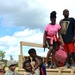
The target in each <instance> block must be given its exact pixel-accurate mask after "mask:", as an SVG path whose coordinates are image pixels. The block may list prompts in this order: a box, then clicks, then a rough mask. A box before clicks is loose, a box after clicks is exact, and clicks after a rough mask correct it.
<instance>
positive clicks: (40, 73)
mask: <svg viewBox="0 0 75 75" xmlns="http://www.w3.org/2000/svg"><path fill="white" fill-rule="evenodd" d="M28 53H29V55H30V56H31V57H32V58H33V61H35V67H34V69H33V71H34V70H35V72H36V74H37V75H46V68H45V67H44V66H43V62H42V58H41V57H40V56H38V55H37V54H36V50H35V49H34V48H31V49H30V50H29V51H28Z"/></svg>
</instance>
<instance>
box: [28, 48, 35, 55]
mask: <svg viewBox="0 0 75 75" xmlns="http://www.w3.org/2000/svg"><path fill="white" fill-rule="evenodd" d="M28 53H29V54H31V53H36V50H35V49H34V48H31V49H29V51H28Z"/></svg>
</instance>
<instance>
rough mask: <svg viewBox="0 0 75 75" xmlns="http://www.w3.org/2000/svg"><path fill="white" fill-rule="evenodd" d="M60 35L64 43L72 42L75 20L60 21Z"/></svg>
mask: <svg viewBox="0 0 75 75" xmlns="http://www.w3.org/2000/svg"><path fill="white" fill-rule="evenodd" d="M60 25H61V30H60V31H61V35H62V38H63V41H64V43H69V42H72V39H73V37H74V29H75V20H74V18H68V19H62V20H61V21H60Z"/></svg>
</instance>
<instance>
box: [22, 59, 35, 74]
mask: <svg viewBox="0 0 75 75" xmlns="http://www.w3.org/2000/svg"><path fill="white" fill-rule="evenodd" d="M23 69H24V70H25V72H24V75H36V74H35V72H32V66H31V64H30V61H29V60H26V61H24V63H23Z"/></svg>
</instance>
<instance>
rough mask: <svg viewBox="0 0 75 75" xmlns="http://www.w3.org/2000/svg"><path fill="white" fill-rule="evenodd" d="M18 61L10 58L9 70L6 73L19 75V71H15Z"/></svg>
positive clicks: (7, 74) (6, 74)
mask: <svg viewBox="0 0 75 75" xmlns="http://www.w3.org/2000/svg"><path fill="white" fill-rule="evenodd" d="M16 64H17V62H16V61H15V60H9V61H8V62H7V66H8V68H9V70H8V71H6V73H5V75H19V74H18V72H17V71H15V68H16Z"/></svg>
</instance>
